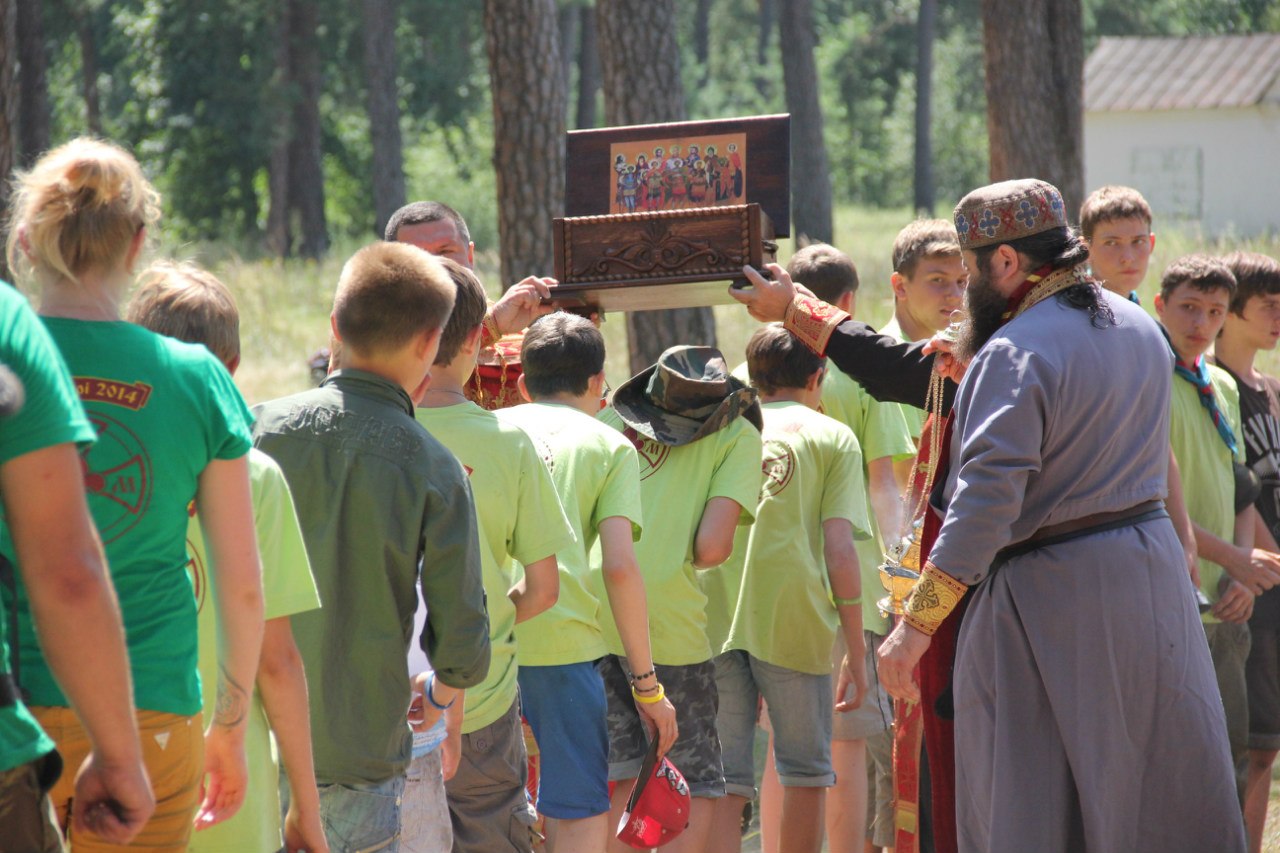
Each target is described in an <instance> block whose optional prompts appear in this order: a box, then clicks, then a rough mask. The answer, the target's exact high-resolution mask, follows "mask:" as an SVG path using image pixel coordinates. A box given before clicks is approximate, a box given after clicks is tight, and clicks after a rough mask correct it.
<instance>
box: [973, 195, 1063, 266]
mask: <svg viewBox="0 0 1280 853" xmlns="http://www.w3.org/2000/svg"><path fill="white" fill-rule="evenodd" d="M1066 225H1067V207H1066V205H1065V204H1063V203H1062V193H1060V192H1058V188H1057V187H1055V186H1054V185H1053V184H1049V183H1045V182H1044V181H1039V180H1036V179H1035V178H1024V179H1022V180H1018V181H1001V182H1000V183H998V184H989V185H988V186H985V187H979V188H978V189H976V190H974V191H973V192H971V193H969V194H968V195H967V196H965V197H964V198H962V199H960V203H959V204H958V205H956V233H957V234H959V236H960V248H961V249H978V248H981V247H982V246H994V245H997V244H1000V243H1009V242H1011V241H1013V240H1019V239H1021V238H1023V237H1030V236H1031V235H1033V234H1040V233H1042V232H1044V231H1049V230H1051V229H1053V228H1064V227H1066Z"/></svg>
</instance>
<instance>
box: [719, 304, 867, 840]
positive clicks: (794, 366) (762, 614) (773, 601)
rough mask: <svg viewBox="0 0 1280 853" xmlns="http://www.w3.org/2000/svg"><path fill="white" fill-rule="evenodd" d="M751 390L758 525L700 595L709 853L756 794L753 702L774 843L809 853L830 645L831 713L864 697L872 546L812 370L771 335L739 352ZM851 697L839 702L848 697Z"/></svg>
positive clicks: (858, 482)
mask: <svg viewBox="0 0 1280 853" xmlns="http://www.w3.org/2000/svg"><path fill="white" fill-rule="evenodd" d="M747 364H748V367H749V369H750V371H751V379H752V382H753V383H754V384H755V386H756V387H757V388H758V389H759V391H760V394H761V399H762V400H763V402H764V404H765V405H764V431H763V439H764V450H763V469H764V482H763V486H762V488H761V491H760V495H759V506H758V508H757V511H756V518H757V520H756V524H755V525H754V526H753V527H752V528H751V530H750V531H749V533H745V534H744V533H743V532H741V531H740V532H739V535H738V542H737V543H736V547H735V553H734V557H733V559H732V560H731V561H730V563H728V564H726V565H725V566H723V567H721V569H720V571H719V572H717V573H716V574H715V575H714V576H707V577H704V579H703V580H704V586H707V587H716V588H717V594H716V595H715V596H714V597H713V601H714V602H715V605H716V606H714V607H712V606H709V607H708V614H707V618H708V623H709V625H710V626H711V633H712V635H713V636H715V637H717V638H718V636H720V635H723V637H724V639H723V642H722V644H721V649H722V653H721V654H720V655H719V657H717V658H716V661H715V663H716V684H717V689H718V691H719V694H720V709H719V714H718V716H717V720H716V725H717V728H718V729H719V731H720V735H721V739H722V743H723V744H724V756H725V782H726V786H725V787H726V792H727V794H728V796H727V797H726V799H725V800H724V801H722V802H720V803H717V804H716V818H715V822H714V824H713V829H712V838H713V841H714V846H713V847H712V848H711V849H713V850H715V851H732V850H737V849H740V843H739V839H740V836H739V835H738V834H737V833H734V832H732V828H733V827H734V826H737V825H738V822H739V820H740V816H741V814H742V810H743V807H744V806H745V805H746V803H747V802H749V801H750V799H751V796H752V794H753V793H754V780H755V773H754V766H753V764H754V761H753V756H752V749H751V743H752V733H753V732H754V729H755V720H756V708H757V704H758V702H759V699H760V697H761V696H763V697H764V698H765V701H766V702H767V703H768V706H769V719H770V723H771V724H772V728H773V743H774V753H775V756H774V758H775V765H776V766H777V768H778V770H779V777H780V781H781V782H782V785H783V791H784V794H783V803H782V810H781V815H782V820H781V825H780V827H779V836H780V838H781V839H786V847H787V849H794V850H813V851H816V850H818V848H819V847H820V845H821V839H822V803H823V794H824V791H823V789H824V788H827V787H830V786H831V785H833V784H834V783H835V779H836V774H835V772H834V770H833V767H832V763H831V746H830V745H831V724H832V714H831V707H832V704H833V701H832V688H831V663H830V659H831V646H832V642H833V641H834V639H835V635H836V633H837V631H839V633H841V634H842V635H843V636H844V639H845V642H846V644H847V647H848V648H849V650H850V651H849V653H848V655H847V656H846V657H845V658H844V660H843V661H842V663H841V666H840V677H839V682H840V686H839V688H838V689H837V693H836V695H837V696H838V697H840V699H839V701H838V703H836V707H837V708H839V709H841V710H849V709H851V708H856V707H857V706H858V705H860V704H861V701H862V699H863V695H864V693H865V690H866V668H865V657H864V648H863V636H862V607H861V604H862V595H861V580H860V577H859V569H858V556H857V552H856V550H855V549H854V544H853V543H854V538H855V536H856V537H858V538H866V537H868V536H869V535H870V532H869V530H870V522H869V520H868V518H867V508H866V500H865V494H866V491H865V484H864V482H863V476H862V455H861V452H860V450H859V448H858V442H857V439H856V438H855V437H854V435H853V432H852V431H851V430H850V429H849V428H848V427H846V426H845V425H843V424H841V423H839V422H838V421H835V420H834V419H832V418H828V417H826V416H825V415H822V414H819V413H818V412H817V411H815V409H816V408H817V405H818V401H819V399H820V397H821V393H822V391H821V384H822V374H823V362H822V359H821V358H820V357H818V356H816V355H814V354H813V353H812V352H811V351H810V350H808V349H807V348H805V346H804V345H803V344H801V343H800V342H799V341H798V340H797V339H796V338H795V337H794V336H793V335H792V334H791V333H790V332H788V331H786V330H785V329H783V328H782V326H781V325H780V324H771V325H769V326H766V327H764V328H763V329H760V330H759V331H757V332H756V334H755V335H753V336H752V338H751V341H750V342H749V343H748V345H747ZM850 686H852V687H853V695H852V697H851V698H848V699H846V688H848V687H850Z"/></svg>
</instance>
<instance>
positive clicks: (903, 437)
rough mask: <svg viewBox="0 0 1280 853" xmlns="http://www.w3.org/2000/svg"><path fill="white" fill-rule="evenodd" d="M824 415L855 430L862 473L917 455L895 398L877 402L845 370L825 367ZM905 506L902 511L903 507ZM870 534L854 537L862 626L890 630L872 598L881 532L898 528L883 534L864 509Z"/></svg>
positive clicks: (877, 591) (877, 590)
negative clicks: (886, 460) (875, 465)
mask: <svg viewBox="0 0 1280 853" xmlns="http://www.w3.org/2000/svg"><path fill="white" fill-rule="evenodd" d="M820 411H822V413H823V414H825V415H827V416H828V417H831V418H835V419H836V420H838V421H839V422H840V423H842V424H844V425H845V426H847V427H849V429H851V430H853V434H854V436H855V437H856V438H857V439H858V446H859V447H861V448H862V459H863V463H864V464H863V472H864V473H866V466H867V465H869V464H870V463H871V462H873V461H875V460H877V459H884V458H886V457H888V458H891V459H893V460H894V461H895V462H896V461H897V460H899V459H906V458H909V457H911V456H914V455H915V452H916V443H915V438H914V437H913V436H912V435H911V428H910V427H909V426H908V425H907V420H906V418H905V417H904V415H903V407H902V406H900V405H898V404H897V403H881V402H880V401H879V400H877V399H875V398H874V397H872V396H871V395H870V394H868V393H867V392H866V391H865V390H864V389H863V387H862V386H861V385H859V384H858V383H857V382H854V381H853V380H852V379H851V378H849V375H848V374H847V373H843V372H841V371H839V370H836V369H833V368H831V369H828V370H827V375H826V378H825V379H824V380H823V383H822V408H821V410H820ZM917 411H918V410H917ZM864 479H866V488H867V491H866V497H867V506H868V508H869V507H870V506H871V481H870V478H864ZM904 511H905V510H904ZM868 520H869V521H870V523H871V538H870V539H859V540H857V541H856V542H854V546H855V547H856V548H857V549H858V565H859V567H860V568H861V570H862V627H863V628H864V629H866V630H868V631H871V632H873V633H876V634H885V633H887V632H888V630H889V619H888V617H886V616H884V615H883V614H882V613H881V612H880V608H879V607H877V606H876V602H877V601H878V600H879V599H881V598H883V597H884V587H883V585H882V584H881V583H880V563H881V562H882V561H883V560H884V535H888V536H891V537H896V536H897V535H898V534H899V533H900V531H897V530H889V531H885V532H884V534H882V533H881V530H880V526H879V525H878V524H877V523H876V517H875V514H874V513H869V514H868Z"/></svg>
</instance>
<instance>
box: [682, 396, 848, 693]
mask: <svg viewBox="0 0 1280 853" xmlns="http://www.w3.org/2000/svg"><path fill="white" fill-rule="evenodd" d="M761 458H762V470H763V475H764V478H763V483H762V486H761V489H760V494H759V506H758V507H757V510H756V522H755V524H754V525H752V527H751V528H750V529H749V530H740V531H739V532H738V536H737V539H736V541H735V543H734V553H733V556H732V557H731V558H730V559H729V560H728V561H727V562H726V563H725V564H724V565H723V566H721V567H720V568H719V569H715V570H712V571H708V572H703V573H702V575H701V576H700V580H701V582H702V586H703V590H704V591H706V592H707V594H708V599H709V603H708V605H707V634H708V637H709V638H710V639H711V641H712V644H713V648H714V650H715V651H717V652H720V651H730V650H733V649H743V650H745V651H747V652H750V653H751V654H752V655H753V656H755V657H757V658H759V659H760V660H763V661H765V662H766V663H771V664H773V665H774V666H781V667H786V668H787V669H794V670H797V671H799V672H807V673H812V674H814V675H824V674H826V673H829V672H830V671H831V644H832V643H833V642H834V641H835V635H836V631H837V630H838V629H839V627H840V617H839V614H838V613H837V612H836V607H835V605H834V604H833V603H832V601H831V585H830V582H829V581H828V579H827V563H826V557H825V555H824V553H823V531H822V525H823V522H825V521H829V520H831V519H837V518H840V519H846V520H848V521H849V522H851V523H852V525H853V535H854V538H855V540H856V539H865V538H868V537H870V535H871V533H870V526H871V525H870V522H869V521H868V518H867V503H866V482H865V479H864V477H863V473H862V470H863V469H862V451H861V450H860V449H859V447H858V439H857V438H856V437H855V436H854V434H853V431H852V430H850V429H849V428H848V427H847V426H845V425H844V424H842V423H840V422H839V421H836V420H835V419H833V418H829V417H827V416H825V415H822V414H820V413H818V412H815V411H813V410H812V409H810V408H808V407H807V406H805V405H803V404H801V403H794V402H776V403H767V404H765V406H764V433H763V453H762V456H761ZM864 597H865V596H864ZM721 638H723V639H721ZM717 642H718V647H717Z"/></svg>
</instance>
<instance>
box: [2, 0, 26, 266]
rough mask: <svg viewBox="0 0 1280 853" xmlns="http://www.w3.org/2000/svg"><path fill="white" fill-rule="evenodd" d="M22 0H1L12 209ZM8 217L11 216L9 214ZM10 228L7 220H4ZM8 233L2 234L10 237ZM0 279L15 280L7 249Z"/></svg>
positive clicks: (5, 187)
mask: <svg viewBox="0 0 1280 853" xmlns="http://www.w3.org/2000/svg"><path fill="white" fill-rule="evenodd" d="M17 2H21V0H0V175H2V176H4V178H5V180H3V181H0V210H3V211H8V209H9V181H8V175H9V173H10V172H11V171H13V167H14V166H15V165H16V161H17V157H16V155H17V148H18V134H17V131H18V128H17V121H18V97H19V96H18V10H17V8H16V5H17ZM5 219H6V220H7V219H8V217H5ZM3 225H4V226H5V227H6V228H7V221H6V222H4V223H3ZM8 236H9V235H8V234H7V233H0V238H3V239H4V241H7V240H8ZM0 279H3V280H4V281H9V282H11V281H13V278H12V277H11V275H10V270H9V264H8V263H7V262H6V259H5V257H4V252H3V251H0Z"/></svg>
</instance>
